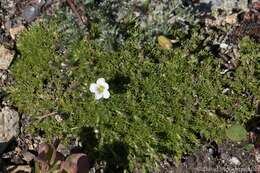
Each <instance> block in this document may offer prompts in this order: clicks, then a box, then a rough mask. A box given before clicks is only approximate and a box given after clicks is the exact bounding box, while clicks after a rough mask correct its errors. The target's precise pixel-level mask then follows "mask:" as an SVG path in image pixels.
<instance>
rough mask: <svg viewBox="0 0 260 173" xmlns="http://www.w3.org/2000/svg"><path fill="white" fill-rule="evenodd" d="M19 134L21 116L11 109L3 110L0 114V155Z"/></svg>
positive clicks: (5, 108)
mask: <svg viewBox="0 0 260 173" xmlns="http://www.w3.org/2000/svg"><path fill="white" fill-rule="evenodd" d="M18 134H19V115H18V112H16V111H15V110H13V109H10V108H9V107H4V108H2V110H1V112H0V153H2V152H3V151H4V150H5V148H6V147H7V145H8V143H9V142H10V141H11V140H12V139H13V138H14V137H17V136H18Z"/></svg>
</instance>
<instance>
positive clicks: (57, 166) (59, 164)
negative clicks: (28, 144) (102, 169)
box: [33, 144, 90, 173]
mask: <svg viewBox="0 0 260 173" xmlns="http://www.w3.org/2000/svg"><path fill="white" fill-rule="evenodd" d="M33 158H34V160H35V173H87V172H89V169H90V161H89V159H88V157H87V155H86V154H83V153H78V154H71V155H69V156H68V157H67V158H66V157H65V156H64V155H63V154H62V153H60V152H58V151H57V150H56V148H55V147H54V146H53V145H49V144H40V145H39V148H38V155H37V156H34V157H33Z"/></svg>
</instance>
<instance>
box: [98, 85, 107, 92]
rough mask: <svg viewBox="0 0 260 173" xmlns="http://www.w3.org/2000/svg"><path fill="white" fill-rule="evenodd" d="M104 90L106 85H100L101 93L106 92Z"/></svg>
mask: <svg viewBox="0 0 260 173" xmlns="http://www.w3.org/2000/svg"><path fill="white" fill-rule="evenodd" d="M104 90H105V87H104V86H102V85H100V86H99V87H98V92H99V93H102V92H104Z"/></svg>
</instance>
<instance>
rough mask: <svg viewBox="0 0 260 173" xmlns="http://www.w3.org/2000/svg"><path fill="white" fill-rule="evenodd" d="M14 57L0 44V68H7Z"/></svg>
mask: <svg viewBox="0 0 260 173" xmlns="http://www.w3.org/2000/svg"><path fill="white" fill-rule="evenodd" d="M13 58H14V53H13V52H12V51H11V50H9V49H6V48H5V47H4V46H3V45H0V69H1V70H7V69H8V67H9V65H10V64H11V62H12V60H13Z"/></svg>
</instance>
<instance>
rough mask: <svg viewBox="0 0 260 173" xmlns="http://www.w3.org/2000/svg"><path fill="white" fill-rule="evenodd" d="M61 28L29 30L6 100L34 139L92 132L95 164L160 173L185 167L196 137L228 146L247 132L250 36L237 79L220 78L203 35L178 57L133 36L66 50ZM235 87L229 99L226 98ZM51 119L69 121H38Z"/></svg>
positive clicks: (254, 85)
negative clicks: (101, 81) (104, 95)
mask: <svg viewBox="0 0 260 173" xmlns="http://www.w3.org/2000/svg"><path fill="white" fill-rule="evenodd" d="M57 28H58V23H56V22H50V23H47V24H35V25H34V26H32V27H31V28H30V29H29V30H28V31H25V32H24V33H23V34H22V35H21V37H20V38H19V40H18V43H17V49H18V50H19V51H20V56H19V57H18V58H17V59H16V60H15V62H14V63H13V65H12V67H11V73H12V75H13V77H14V80H15V83H14V85H12V86H10V87H9V88H8V93H9V97H8V99H9V100H10V101H11V102H12V103H13V104H14V105H15V106H17V108H18V110H19V111H20V112H22V113H24V114H25V115H27V116H31V117H32V118H33V119H35V121H34V123H33V124H31V126H30V128H29V130H31V131H30V132H31V133H34V132H35V131H36V130H39V129H41V130H43V131H44V132H45V135H46V137H47V138H48V139H51V138H53V137H54V136H57V135H60V134H62V135H63V136H65V137H66V136H68V135H70V134H73V135H75V136H80V133H81V132H82V129H85V130H89V131H90V132H85V133H90V134H93V138H94V139H95V141H97V142H96V143H95V144H92V143H91V142H92V141H87V142H86V145H84V147H85V149H86V152H88V153H92V154H93V156H92V157H94V158H95V159H97V160H103V159H109V160H110V161H111V163H112V162H116V161H117V162H122V164H121V165H120V164H119V165H120V166H121V167H123V169H125V170H128V171H131V170H133V169H134V168H136V167H138V168H143V169H149V170H153V169H155V168H156V167H157V166H158V163H159V161H160V160H162V159H164V158H166V157H173V158H175V160H177V161H178V160H179V159H180V158H181V156H182V155H183V154H186V153H191V152H192V151H194V149H196V148H197V147H198V146H199V145H200V140H199V137H198V136H199V135H198V134H200V135H203V136H204V137H206V138H207V139H210V140H216V141H217V142H220V141H221V140H222V139H223V138H224V137H225V129H226V126H227V125H228V124H229V123H233V122H232V121H234V122H237V123H241V124H243V123H245V122H246V121H247V120H248V119H250V118H251V117H252V116H254V105H253V104H252V100H251V98H250V97H249V96H246V95H245V94H244V93H246V92H250V93H251V94H252V95H253V96H254V97H255V98H259V94H260V92H259V54H258V52H259V45H257V44H256V43H254V42H253V41H251V40H249V39H248V38H245V39H244V40H243V41H242V44H241V46H242V51H241V63H240V64H241V65H240V66H239V67H238V69H237V70H236V71H235V72H234V74H235V77H234V79H233V80H231V79H229V78H228V77H227V75H223V74H221V70H220V64H221V63H222V62H221V60H219V59H217V58H216V57H214V56H213V55H212V54H211V53H210V51H209V50H208V49H207V48H205V49H198V47H199V43H200V42H201V38H200V37H199V33H198V32H197V31H194V32H193V34H192V36H191V37H190V38H187V39H183V40H181V42H180V43H179V44H178V45H173V48H172V49H170V50H165V49H162V48H160V46H158V47H154V46H150V45H149V43H147V45H145V46H144V47H140V46H139V44H137V41H136V38H131V37H130V38H128V39H127V40H126V43H125V44H124V45H120V46H119V48H118V49H117V50H116V51H104V49H103V48H102V46H101V45H100V44H96V42H95V40H84V39H82V40H76V41H74V42H73V43H70V44H68V45H65V51H62V52H60V51H59V48H60V40H62V38H63V37H64V34H63V33H59V32H58V29H57ZM195 50H196V51H195ZM257 62H258V63H257ZM256 64H258V66H256ZM98 78H105V79H106V81H107V82H108V84H109V87H110V88H109V92H110V94H111V95H110V97H109V98H108V99H100V100H95V97H94V95H93V94H92V93H91V92H90V91H89V87H90V84H91V83H93V82H95V81H96V80H97V79H98ZM227 86H228V87H229V88H230V92H227V93H226V92H223V90H224V89H225V87H227ZM53 112H55V113H57V114H59V115H60V116H61V117H62V118H63V121H62V122H57V121H56V120H55V118H54V116H49V117H47V118H45V119H43V120H41V121H40V120H38V118H39V117H42V116H44V115H47V114H50V113H53ZM219 112H225V113H226V115H227V117H229V118H226V117H223V116H220V115H219ZM65 139H66V138H65ZM82 140H84V139H82ZM116 144H120V145H119V146H120V147H121V148H120V147H119V148H117V147H116V146H118V145H116ZM108 146H110V147H108ZM124 160H126V161H125V162H124ZM138 165H140V166H138Z"/></svg>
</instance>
